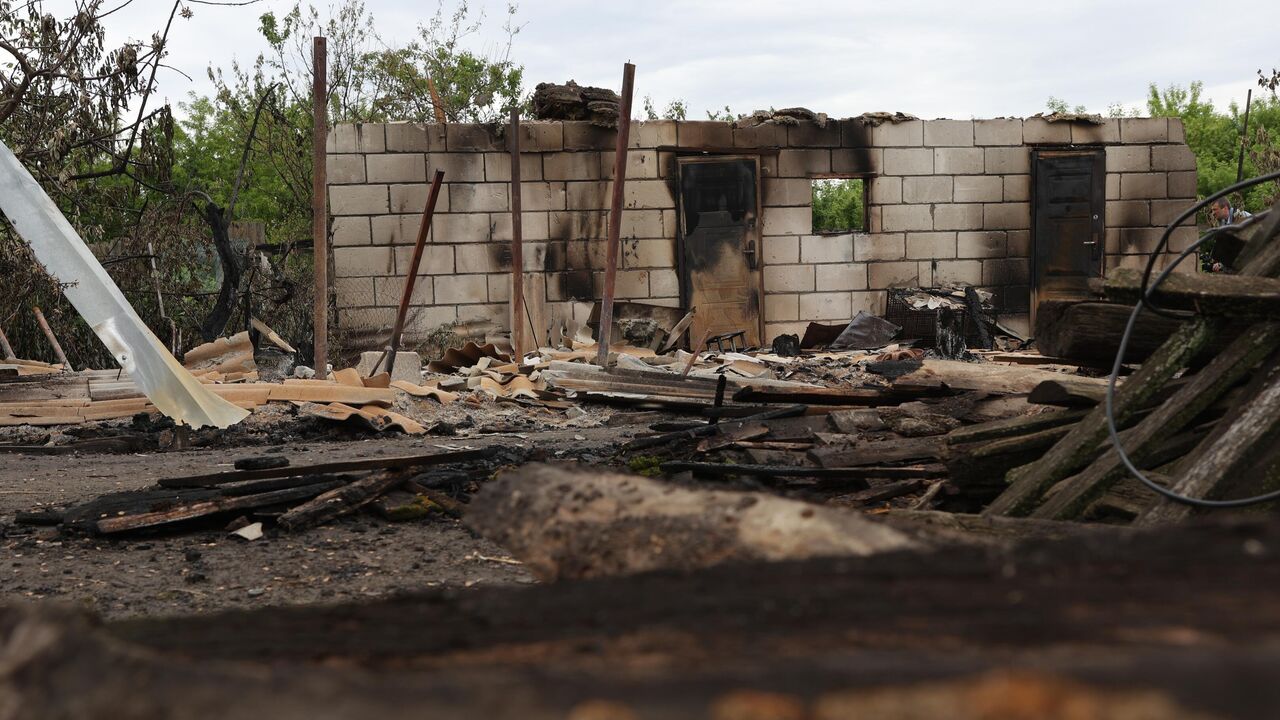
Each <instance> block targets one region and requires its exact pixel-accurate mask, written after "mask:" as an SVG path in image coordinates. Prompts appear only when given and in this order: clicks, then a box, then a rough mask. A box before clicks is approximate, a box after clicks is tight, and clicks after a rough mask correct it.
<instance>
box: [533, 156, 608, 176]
mask: <svg viewBox="0 0 1280 720" xmlns="http://www.w3.org/2000/svg"><path fill="white" fill-rule="evenodd" d="M605 157H607V155H606V154H605V153H600V152H558V153H550V154H547V155H544V156H543V158H542V175H543V177H545V178H546V179H547V180H599V179H600V178H601V175H600V167H601V164H602V162H603V158H605ZM610 162H612V158H611V157H610ZM508 174H510V173H508Z"/></svg>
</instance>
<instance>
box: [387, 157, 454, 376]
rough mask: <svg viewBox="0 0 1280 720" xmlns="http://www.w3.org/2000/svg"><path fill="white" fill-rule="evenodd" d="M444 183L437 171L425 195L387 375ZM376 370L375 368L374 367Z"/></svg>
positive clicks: (397, 314)
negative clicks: (424, 203) (441, 186)
mask: <svg viewBox="0 0 1280 720" xmlns="http://www.w3.org/2000/svg"><path fill="white" fill-rule="evenodd" d="M443 182H444V171H443V170H437V171H436V175H435V177H434V178H432V180H431V192H430V194H428V195H427V206H426V208H424V209H423V211H422V222H421V223H419V225H418V240H417V242H415V243H414V245H413V259H412V260H410V261H409V272H408V273H407V274H406V275H405V278H404V292H403V293H402V294H401V295H400V310H399V311H398V312H397V313H396V324H395V326H394V327H393V328H392V329H391V343H390V345H388V346H387V356H386V357H387V374H391V373H392V372H393V371H394V370H395V367H396V353H397V352H399V351H400V336H401V335H403V334H404V320H405V318H406V317H407V316H408V314H409V300H410V299H411V298H412V297H413V286H414V285H415V284H417V282H418V265H420V264H421V263H422V251H423V249H424V248H425V247H426V244H427V233H428V232H430V231H431V218H432V217H433V216H434V215H435V213H436V199H437V198H439V197H440V185H441V183H443ZM374 370H377V366H374Z"/></svg>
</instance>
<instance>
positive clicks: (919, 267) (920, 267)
mask: <svg viewBox="0 0 1280 720" xmlns="http://www.w3.org/2000/svg"><path fill="white" fill-rule="evenodd" d="M937 264H938V261H937V260H919V261H917V262H916V273H917V278H916V282H917V283H919V285H920V287H932V286H933V266H934V265H937Z"/></svg>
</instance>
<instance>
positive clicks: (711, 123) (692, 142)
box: [676, 120, 733, 149]
mask: <svg viewBox="0 0 1280 720" xmlns="http://www.w3.org/2000/svg"><path fill="white" fill-rule="evenodd" d="M676 144H677V145H679V146H680V147H682V148H711V149H716V148H731V147H733V123H730V122H724V121H722V120H677V121H676Z"/></svg>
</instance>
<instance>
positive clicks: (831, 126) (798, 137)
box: [735, 120, 840, 148]
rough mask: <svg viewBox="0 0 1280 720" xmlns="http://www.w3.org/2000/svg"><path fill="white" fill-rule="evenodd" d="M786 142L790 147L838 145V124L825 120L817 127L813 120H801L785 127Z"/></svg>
mask: <svg viewBox="0 0 1280 720" xmlns="http://www.w3.org/2000/svg"><path fill="white" fill-rule="evenodd" d="M735 139H736V136H735ZM787 144H788V145H790V146H791V147H810V148H814V147H840V125H839V124H837V123H835V122H827V123H825V124H824V125H822V126H821V127H819V126H818V124H817V123H815V122H812V121H809V120H801V121H800V124H799V125H792V126H790V127H788V128H787Z"/></svg>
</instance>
